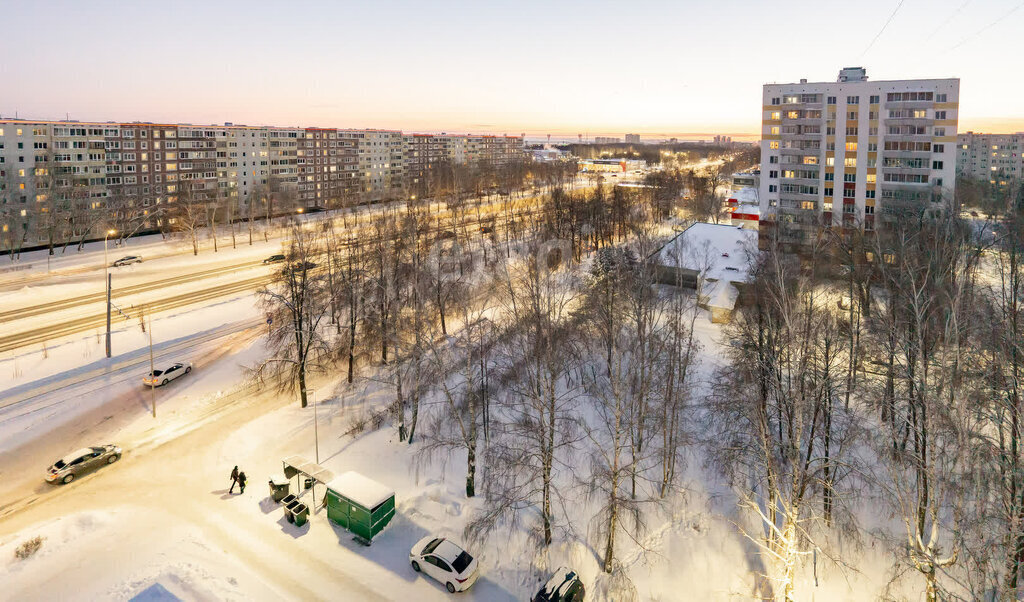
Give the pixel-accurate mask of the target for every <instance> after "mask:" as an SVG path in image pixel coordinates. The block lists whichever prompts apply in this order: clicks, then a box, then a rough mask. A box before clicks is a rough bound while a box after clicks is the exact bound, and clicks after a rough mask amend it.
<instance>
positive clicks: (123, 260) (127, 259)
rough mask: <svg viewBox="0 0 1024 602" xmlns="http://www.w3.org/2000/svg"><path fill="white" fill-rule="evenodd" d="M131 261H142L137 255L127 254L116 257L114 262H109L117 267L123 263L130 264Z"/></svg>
mask: <svg viewBox="0 0 1024 602" xmlns="http://www.w3.org/2000/svg"><path fill="white" fill-rule="evenodd" d="M133 263H142V257H140V256H138V255H127V256H125V257H122V258H121V259H118V260H117V261H115V262H114V263H112V264H110V265H111V266H112V267H115V268H119V267H121V266H123V265H131V264H133Z"/></svg>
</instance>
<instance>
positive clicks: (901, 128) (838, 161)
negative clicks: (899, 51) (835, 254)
mask: <svg viewBox="0 0 1024 602" xmlns="http://www.w3.org/2000/svg"><path fill="white" fill-rule="evenodd" d="M959 93H960V80H959V79H956V78H951V79H919V80H893V81H868V77H867V73H866V71H865V70H864V69H863V68H860V67H853V68H847V69H843V70H841V71H840V72H839V77H838V78H837V81H835V82H807V80H800V82H799V83H792V84H766V85H765V86H764V89H763V98H762V103H761V105H762V106H761V123H762V132H761V134H762V135H761V166H762V167H761V183H760V190H759V193H760V194H759V196H760V202H761V230H762V234H763V235H764V234H769V233H771V232H772V231H773V230H774V231H775V232H777V234H778V236H779V237H780V240H781V241H782V242H785V243H796V244H801V243H809V242H810V241H811V240H813V238H814V236H815V235H816V234H817V233H818V232H819V231H820V230H821V228H828V227H843V228H864V229H865V230H873V229H874V228H875V227H876V226H877V225H879V224H878V223H876V220H878V219H880V220H882V221H883V222H884V221H886V220H889V219H895V217H896V216H898V215H900V214H901V213H904V212H907V211H914V212H916V211H920V210H926V209H927V208H930V207H932V208H935V209H941V208H943V207H945V206H946V205H947V204H948V203H950V202H951V201H952V198H953V189H954V186H955V183H956V154H955V153H956V148H955V147H956V141H957V116H958V115H957V114H958V107H959Z"/></svg>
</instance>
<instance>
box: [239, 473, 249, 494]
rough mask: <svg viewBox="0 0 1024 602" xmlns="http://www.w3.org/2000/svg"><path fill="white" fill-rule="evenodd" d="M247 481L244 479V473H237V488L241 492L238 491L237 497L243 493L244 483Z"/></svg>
mask: <svg viewBox="0 0 1024 602" xmlns="http://www.w3.org/2000/svg"><path fill="white" fill-rule="evenodd" d="M247 480H248V479H247V478H246V476H245V473H244V472H240V473H238V486H239V487H240V488H241V490H240V491H239V492H238V493H239V495H241V494H243V493H245V482H246V481H247Z"/></svg>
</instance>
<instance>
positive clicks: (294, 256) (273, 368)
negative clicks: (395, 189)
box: [254, 224, 330, 407]
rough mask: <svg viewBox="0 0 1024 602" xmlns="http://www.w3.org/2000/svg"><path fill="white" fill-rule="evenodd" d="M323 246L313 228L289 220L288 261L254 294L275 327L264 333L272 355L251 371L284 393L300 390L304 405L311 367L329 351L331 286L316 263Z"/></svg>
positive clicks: (316, 366) (322, 364)
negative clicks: (269, 281)
mask: <svg viewBox="0 0 1024 602" xmlns="http://www.w3.org/2000/svg"><path fill="white" fill-rule="evenodd" d="M322 245H323V241H322V239H321V237H320V236H319V234H318V233H317V232H314V231H309V230H306V229H304V228H302V227H301V226H300V225H298V224H293V225H292V227H291V241H290V246H289V248H288V253H287V257H288V261H287V262H286V263H285V264H284V267H282V268H281V270H280V271H279V272H278V273H277V275H276V277H275V280H274V282H273V283H272V284H271V285H270V286H268V287H266V288H264V289H261V290H259V291H258V293H257V294H258V295H259V298H260V304H261V307H262V309H263V310H264V311H265V312H266V313H267V315H268V316H269V317H270V318H271V320H272V324H273V325H275V326H274V327H272V328H271V329H270V332H269V334H268V347H269V348H270V350H271V355H270V357H269V358H267V359H266V360H264V361H262V362H260V363H259V365H258V366H257V367H256V368H255V369H254V374H255V376H256V378H257V379H259V380H260V381H263V380H268V379H269V380H273V381H275V382H276V384H277V386H278V387H279V389H280V390H282V391H294V390H295V389H298V391H299V396H300V401H301V404H302V407H306V405H307V399H306V392H307V387H306V382H307V378H308V375H309V373H310V371H313V370H322V369H324V368H325V367H326V360H327V358H328V355H329V353H330V345H329V341H328V339H327V337H326V335H325V333H324V332H323V330H324V328H323V327H324V326H325V324H326V322H327V321H328V319H329V317H330V316H329V314H330V298H329V296H330V289H329V288H328V286H327V283H326V278H325V277H324V275H323V272H322V271H321V270H318V269H317V268H318V266H317V265H316V264H315V263H314V259H316V258H318V256H319V255H320V253H321V251H322Z"/></svg>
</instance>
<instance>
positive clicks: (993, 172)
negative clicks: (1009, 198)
mask: <svg viewBox="0 0 1024 602" xmlns="http://www.w3.org/2000/svg"><path fill="white" fill-rule="evenodd" d="M956 146H957V149H956V171H957V174H959V175H962V176H966V177H969V178H975V179H978V180H984V181H987V182H988V183H989V184H992V185H994V186H998V187H999V188H1003V189H1005V188H1006V187H1008V186H1012V185H1014V184H1017V183H1019V182H1020V181H1021V180H1024V132H1017V133H1016V134H976V133H974V132H967V133H966V134H960V135H958V136H957V139H956Z"/></svg>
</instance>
